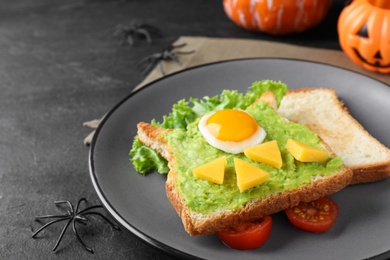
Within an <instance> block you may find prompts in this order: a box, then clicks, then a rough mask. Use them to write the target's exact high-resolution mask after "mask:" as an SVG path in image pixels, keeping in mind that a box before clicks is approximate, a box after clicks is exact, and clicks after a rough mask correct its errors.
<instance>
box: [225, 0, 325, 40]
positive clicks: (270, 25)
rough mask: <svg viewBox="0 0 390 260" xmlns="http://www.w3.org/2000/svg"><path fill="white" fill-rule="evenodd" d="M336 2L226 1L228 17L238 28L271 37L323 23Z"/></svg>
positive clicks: (310, 0)
mask: <svg viewBox="0 0 390 260" xmlns="http://www.w3.org/2000/svg"><path fill="white" fill-rule="evenodd" d="M331 4H332V0H224V1H223V7H224V10H225V13H226V15H227V16H228V17H229V18H230V19H231V20H232V21H233V22H234V23H236V24H237V25H238V26H240V27H243V28H245V29H247V30H250V31H261V32H265V33H269V34H279V35H280V34H291V33H297V32H303V31H305V30H307V29H310V28H312V27H314V26H316V25H317V24H319V23H320V22H321V21H322V20H323V18H324V17H325V16H326V14H327V13H328V10H329V8H330V5H331Z"/></svg>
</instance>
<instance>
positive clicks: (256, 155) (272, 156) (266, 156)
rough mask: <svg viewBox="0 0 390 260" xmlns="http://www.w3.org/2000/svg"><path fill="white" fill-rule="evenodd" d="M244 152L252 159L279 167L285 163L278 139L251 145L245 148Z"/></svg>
mask: <svg viewBox="0 0 390 260" xmlns="http://www.w3.org/2000/svg"><path fill="white" fill-rule="evenodd" d="M244 154H245V156H246V157H248V158H249V159H251V160H254V161H256V162H261V163H265V164H268V165H271V166H273V167H275V168H278V169H280V167H282V164H283V161H282V156H281V154H280V150H279V147H278V143H277V142H276V140H272V141H269V142H266V143H262V144H259V145H255V146H252V147H249V148H247V149H245V150H244Z"/></svg>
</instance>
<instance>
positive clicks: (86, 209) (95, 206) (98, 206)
mask: <svg viewBox="0 0 390 260" xmlns="http://www.w3.org/2000/svg"><path fill="white" fill-rule="evenodd" d="M96 208H103V206H102V205H94V206H91V207H88V208H85V209H83V210H82V211H80V212H77V214H79V215H80V214H82V213H84V212H86V211H88V210H91V209H96Z"/></svg>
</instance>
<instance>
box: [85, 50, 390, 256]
mask: <svg viewBox="0 0 390 260" xmlns="http://www.w3.org/2000/svg"><path fill="white" fill-rule="evenodd" d="M253 60H258V61H263V60H272V61H295V62H300V63H313V64H317V65H321V66H326V67H330V68H333V69H338V70H343V71H346V72H348V73H353V74H356V75H357V76H359V77H366V78H369V79H371V80H374V81H376V82H378V83H380V84H383V85H384V86H386V87H389V88H390V84H388V83H386V82H383V81H381V80H378V79H376V78H374V77H372V76H369V75H365V74H361V73H359V72H356V71H353V70H351V69H348V68H344V67H340V66H335V65H332V64H327V63H324V62H318V61H311V60H304V59H297V58H278V57H275V58H273V57H253V58H237V59H227V60H221V61H215V62H210V63H204V64H200V65H196V66H192V67H189V68H185V69H182V70H179V71H176V72H173V73H171V74H168V75H166V76H162V77H160V78H158V79H155V80H152V81H150V82H149V83H147V84H145V85H144V86H142V87H141V88H139V89H136V90H134V89H133V90H131V92H130V93H129V94H127V95H126V96H125V97H124V98H122V99H121V100H120V101H119V102H117V103H116V104H115V105H114V106H113V107H111V109H109V110H108V112H106V113H105V115H104V116H103V118H102V120H101V122H100V123H99V126H98V127H97V128H96V129H95V131H94V134H93V138H92V141H91V144H90V149H89V155H88V167H89V175H90V178H91V181H92V185H93V187H94V190H95V192H96V193H97V195H98V198H99V200H100V201H101V203H102V204H103V206H104V208H105V209H106V210H107V211H108V212H109V213H110V214H111V216H112V217H114V219H115V220H116V221H117V222H119V224H120V225H122V226H123V227H124V228H126V229H127V230H128V231H130V232H131V233H133V234H134V235H135V236H136V237H137V238H139V239H140V240H141V241H143V242H145V243H147V244H148V245H151V246H153V247H154V248H155V249H158V250H159V251H162V252H163V253H166V254H169V255H171V256H173V257H185V258H186V259H203V258H201V257H198V256H195V255H193V254H189V253H186V252H183V251H181V250H179V249H176V248H174V247H172V246H169V245H167V244H165V243H164V242H162V241H159V240H156V239H154V238H153V237H151V236H149V235H148V234H146V233H144V232H142V231H140V230H139V229H138V228H137V227H135V226H133V225H132V224H131V223H129V222H128V220H126V219H125V218H124V217H122V216H121V215H120V213H119V212H117V210H116V209H115V208H114V207H113V206H112V205H111V203H110V202H109V200H108V198H107V197H106V196H105V194H104V192H103V191H102V188H101V187H100V185H99V183H98V181H97V176H96V172H95V167H94V161H95V160H94V151H95V148H96V141H97V139H98V137H99V133H100V131H101V129H102V128H103V127H104V125H105V124H106V122H107V120H108V119H109V118H110V116H111V115H112V114H114V113H115V111H116V110H117V109H118V108H119V107H120V106H122V105H123V104H124V103H125V102H127V100H129V99H130V98H131V97H132V96H134V95H135V94H137V93H139V92H141V91H143V90H145V89H146V88H150V87H151V86H153V85H154V84H155V83H157V82H159V81H163V80H166V79H168V78H171V77H175V76H176V75H177V74H182V73H187V72H188V71H191V70H196V69H198V68H202V67H208V66H215V65H218V64H224V63H234V62H241V61H253ZM389 255H390V249H389V250H388V251H385V252H381V253H378V254H377V255H374V256H371V257H370V259H382V258H381V257H383V256H389ZM383 259H384V258H383Z"/></svg>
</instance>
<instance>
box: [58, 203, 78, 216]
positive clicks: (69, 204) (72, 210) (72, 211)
mask: <svg viewBox="0 0 390 260" xmlns="http://www.w3.org/2000/svg"><path fill="white" fill-rule="evenodd" d="M65 203H66V204H68V206H69V208H70V213H71V214H72V215H73V213H74V209H73V205H72V203H70V201H68V200H58V201H54V204H56V205H61V204H65Z"/></svg>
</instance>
